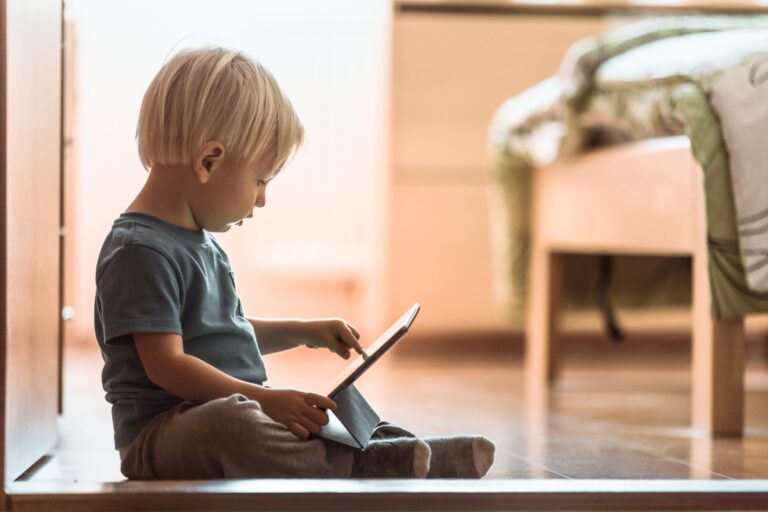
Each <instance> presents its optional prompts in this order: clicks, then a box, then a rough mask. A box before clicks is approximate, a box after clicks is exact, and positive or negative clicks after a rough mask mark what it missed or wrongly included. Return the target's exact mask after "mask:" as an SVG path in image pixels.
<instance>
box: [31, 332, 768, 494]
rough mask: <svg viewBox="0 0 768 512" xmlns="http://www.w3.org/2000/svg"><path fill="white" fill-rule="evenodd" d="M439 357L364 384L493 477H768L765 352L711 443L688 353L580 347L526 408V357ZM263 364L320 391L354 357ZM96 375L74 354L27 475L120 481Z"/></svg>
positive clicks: (409, 360)
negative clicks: (487, 449) (464, 440)
mask: <svg viewBox="0 0 768 512" xmlns="http://www.w3.org/2000/svg"><path fill="white" fill-rule="evenodd" d="M413 343H416V340H413ZM431 343H432V344H434V343H435V342H434V341H431ZM471 343H472V340H469V339H468V340H467V345H468V346H470V345H471ZM94 345H95V343H94ZM676 345H681V344H679V343H676ZM682 345H684V344H682ZM598 347H603V346H602V345H599V346H598ZM432 352H436V351H434V350H433V351H425V350H419V351H417V352H415V353H414V352H412V351H408V352H403V351H401V350H400V349H397V350H396V352H395V353H393V354H391V355H389V354H388V355H387V357H385V358H383V359H382V360H381V361H380V363H378V364H377V366H376V367H375V368H374V369H373V370H371V371H370V372H369V373H367V374H366V375H365V376H364V377H363V378H362V380H361V381H360V383H359V385H358V388H359V389H360V390H361V391H362V392H363V394H364V395H365V396H366V398H367V399H368V401H369V402H370V403H371V404H372V405H373V406H374V407H375V408H376V409H377V412H378V413H379V415H380V416H381V417H382V418H384V419H387V420H390V421H394V422H395V423H398V424H400V425H402V426H404V427H406V428H408V429H409V430H411V431H412V432H414V433H415V434H417V435H421V436H430V435H450V434H459V433H476V434H482V435H485V436H487V437H488V438H490V439H492V440H493V441H494V442H495V443H496V445H497V455H496V462H495V464H494V466H493V467H492V469H491V471H490V473H489V475H488V478H580V479H581V478H589V479H600V478H632V479H637V478H640V479H641V478H653V479H657V478H669V479H680V478H682V479H687V478H697V479H698V478H704V479H723V478H725V479H753V478H761V479H763V478H768V407H767V406H768V365H767V364H766V360H765V358H763V357H753V358H751V360H750V362H749V365H748V366H749V368H748V373H747V377H746V385H747V401H746V411H747V416H746V435H745V437H744V438H743V439H717V440H714V441H711V440H709V439H707V438H705V437H703V436H699V435H697V433H696V432H693V431H692V430H691V429H690V428H689V420H690V412H689V389H690V386H689V382H688V378H689V357H690V355H689V354H688V353H687V352H686V350H679V349H675V350H667V349H662V350H660V352H656V353H654V352H653V351H652V350H641V351H635V352H632V349H631V347H630V348H629V349H624V348H619V349H617V348H614V347H613V346H609V345H607V344H606V345H605V348H604V349H603V348H598V349H595V345H594V344H592V345H591V348H588V349H586V352H582V353H576V351H575V350H573V349H572V350H571V352H572V353H570V354H566V360H565V364H564V367H563V373H562V375H561V379H560V381H559V382H558V384H557V385H556V387H555V388H554V389H553V392H552V395H551V397H550V401H549V405H548V407H546V408H545V410H536V409H535V408H533V407H530V406H529V407H528V408H526V400H525V399H524V393H523V391H524V390H523V386H522V371H521V369H522V361H521V358H520V355H519V350H518V351H515V350H503V351H501V352H499V351H496V353H494V352H490V353H489V352H488V351H487V350H486V351H482V353H479V354H477V353H475V354H474V355H473V354H471V353H469V351H466V352H460V353H458V354H456V353H448V354H444V355H442V356H439V357H436V356H434V355H429V356H427V355H425V354H427V353H432ZM516 352H517V353H516ZM266 364H267V371H268V374H269V381H268V384H269V385H271V386H272V387H292V388H295V389H301V390H305V391H319V390H322V389H323V388H325V387H326V383H327V382H328V381H329V380H330V379H331V378H332V377H333V376H334V375H335V374H336V373H337V372H338V371H340V369H341V368H343V367H344V366H345V364H346V362H345V361H344V360H341V359H338V358H337V357H335V356H333V355H332V354H330V353H326V352H320V351H316V350H308V349H297V350H294V351H290V352H286V353H283V354H276V355H272V356H268V357H267V358H266ZM100 370H101V357H100V355H99V354H98V352H97V351H95V350H92V349H90V348H87V349H83V348H77V349H70V350H68V351H67V354H66V369H65V371H66V374H65V383H66V388H65V414H64V415H63V416H62V417H61V418H60V432H61V442H60V445H59V446H58V447H57V449H56V450H55V451H54V452H53V453H52V455H53V457H52V459H51V460H50V462H48V463H47V464H45V465H44V466H43V467H41V468H40V469H39V470H38V471H37V472H36V473H34V474H33V475H31V476H30V479H31V480H34V481H41V482H42V481H56V482H73V481H74V482H108V481H119V480H123V476H122V475H121V474H120V472H119V459H118V456H117V452H116V451H114V450H113V449H112V427H111V422H110V421H111V420H110V412H109V407H108V405H107V403H106V402H105V401H104V398H103V392H102V390H101V384H100V382H101V381H100Z"/></svg>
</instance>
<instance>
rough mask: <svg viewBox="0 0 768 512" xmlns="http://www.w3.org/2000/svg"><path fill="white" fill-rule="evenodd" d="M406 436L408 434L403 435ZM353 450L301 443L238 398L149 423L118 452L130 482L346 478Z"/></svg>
mask: <svg viewBox="0 0 768 512" xmlns="http://www.w3.org/2000/svg"><path fill="white" fill-rule="evenodd" d="M405 433H406V434H408V433H407V432H405ZM354 451H355V450H354V449H353V448H350V447H348V446H345V445H342V444H339V443H335V442H333V441H327V440H325V439H321V438H310V439H309V440H302V439H300V438H299V437H297V436H296V435H295V434H293V432H291V431H290V430H288V428H286V427H285V426H284V425H282V424H281V423H277V422H276V421H274V420H273V419H272V418H270V417H269V416H267V414H265V413H264V411H263V410H262V409H261V405H260V404H259V402H257V401H255V400H249V399H248V398H247V397H245V396H244V395H241V394H234V395H232V396H229V397H227V398H219V399H216V400H212V401H210V402H207V403H204V404H200V405H193V404H192V403H190V402H183V403H181V404H179V405H178V406H176V407H174V408H172V409H170V410H168V411H166V412H164V413H162V414H159V415H158V416H156V417H154V418H153V419H152V421H150V422H149V423H148V424H147V425H146V426H145V427H144V428H143V429H142V430H141V432H140V433H139V435H138V437H137V438H136V439H135V440H134V441H133V443H131V444H130V445H129V446H127V447H125V448H122V449H121V450H120V459H121V466H120V471H121V472H122V473H123V475H125V476H126V477H128V478H131V479H140V480H148V479H208V478H289V477H299V478H348V477H349V476H350V475H351V473H352V461H353V456H354Z"/></svg>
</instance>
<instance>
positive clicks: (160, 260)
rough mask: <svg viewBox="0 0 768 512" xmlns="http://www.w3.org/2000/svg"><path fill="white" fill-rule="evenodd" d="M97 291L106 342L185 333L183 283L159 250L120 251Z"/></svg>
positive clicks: (136, 247) (130, 248) (134, 248)
mask: <svg viewBox="0 0 768 512" xmlns="http://www.w3.org/2000/svg"><path fill="white" fill-rule="evenodd" d="M96 288H97V296H98V298H99V300H100V302H101V312H102V313H101V318H102V328H103V332H104V341H105V342H106V343H109V342H110V341H111V340H114V339H115V338H118V337H119V336H124V335H126V334H134V333H138V332H167V333H176V334H182V329H181V309H182V306H181V297H182V292H181V283H180V282H179V277H178V276H177V273H176V272H175V270H174V267H173V266H172V265H171V263H170V261H169V260H168V259H167V258H166V257H165V256H163V255H162V254H160V253H159V252H158V251H155V250H153V249H150V248H148V247H143V246H140V245H129V246H126V247H123V248H121V249H119V250H118V251H117V253H116V254H115V255H114V256H113V257H112V260H111V261H110V262H109V263H108V264H107V266H106V268H105V269H104V271H103V272H102V273H101V275H100V276H99V278H98V280H97V282H96Z"/></svg>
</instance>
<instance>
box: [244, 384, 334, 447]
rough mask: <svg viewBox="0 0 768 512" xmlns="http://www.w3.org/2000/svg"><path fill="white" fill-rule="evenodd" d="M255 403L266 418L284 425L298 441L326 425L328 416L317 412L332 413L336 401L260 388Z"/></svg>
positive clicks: (288, 391)
mask: <svg viewBox="0 0 768 512" xmlns="http://www.w3.org/2000/svg"><path fill="white" fill-rule="evenodd" d="M258 401H259V403H260V404H261V408H262V409H263V410H264V412H265V413H267V415H268V416H269V417H270V418H272V419H273V420H275V421H276V422H278V423H282V424H283V425H285V426H286V427H287V428H288V429H289V430H290V431H291V432H293V433H294V434H296V435H297V436H298V437H299V438H301V439H307V438H308V437H309V434H310V433H312V434H317V433H318V432H319V431H320V427H321V426H322V425H326V424H327V423H328V415H327V414H326V413H325V412H323V411H322V410H320V409H319V407H322V408H325V409H331V410H332V411H335V410H336V402H334V401H333V400H331V399H330V398H328V397H327V396H322V395H317V394H315V393H304V392H302V391H297V390H295V389H274V388H263V391H262V393H260V394H259V397H258Z"/></svg>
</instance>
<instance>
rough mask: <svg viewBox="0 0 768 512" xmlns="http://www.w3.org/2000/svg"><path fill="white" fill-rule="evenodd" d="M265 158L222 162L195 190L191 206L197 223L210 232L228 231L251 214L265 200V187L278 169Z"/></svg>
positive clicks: (262, 204) (251, 215)
mask: <svg viewBox="0 0 768 512" xmlns="http://www.w3.org/2000/svg"><path fill="white" fill-rule="evenodd" d="M265 160H266V159H265V158H260V159H257V160H255V161H252V162H249V163H246V164H242V165H226V164H224V165H222V166H220V167H219V168H218V169H217V172H213V173H212V174H211V177H210V180H209V181H208V182H207V183H205V184H204V185H202V186H201V187H200V189H199V190H198V192H199V194H196V195H197V196H198V197H197V198H196V199H197V200H196V201H195V204H194V205H192V206H193V213H194V215H195V220H196V221H197V223H198V224H199V225H200V227H202V228H204V229H206V230H208V231H213V232H223V231H229V229H230V228H232V226H235V225H240V224H242V221H243V220H244V219H246V218H249V217H253V208H254V207H257V208H261V207H263V206H264V205H265V204H266V200H267V198H266V188H267V183H269V182H270V181H271V180H272V178H274V177H275V175H276V174H277V171H273V170H272V169H271V168H270V167H269V166H267V165H266V164H265Z"/></svg>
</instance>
